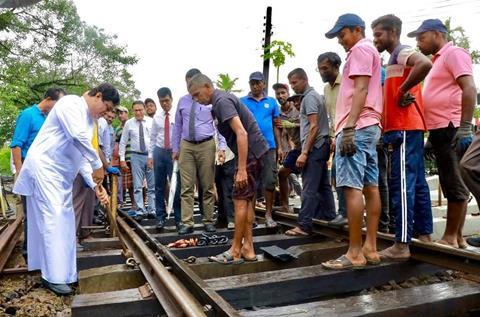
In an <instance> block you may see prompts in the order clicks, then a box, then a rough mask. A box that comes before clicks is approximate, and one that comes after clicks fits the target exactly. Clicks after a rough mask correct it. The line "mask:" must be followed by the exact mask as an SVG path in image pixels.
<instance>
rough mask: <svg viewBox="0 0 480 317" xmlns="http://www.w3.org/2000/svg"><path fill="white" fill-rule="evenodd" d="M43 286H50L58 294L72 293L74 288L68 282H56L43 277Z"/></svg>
mask: <svg viewBox="0 0 480 317" xmlns="http://www.w3.org/2000/svg"><path fill="white" fill-rule="evenodd" d="M42 284H43V287H45V288H48V289H49V290H51V291H52V292H54V293H55V294H57V295H61V296H62V295H70V294H72V293H73V289H72V288H71V287H70V286H68V285H67V284H55V283H50V282H49V281H47V280H45V279H43V278H42Z"/></svg>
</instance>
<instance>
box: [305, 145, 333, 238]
mask: <svg viewBox="0 0 480 317" xmlns="http://www.w3.org/2000/svg"><path fill="white" fill-rule="evenodd" d="M329 156H330V143H329V142H325V143H324V144H323V145H322V146H321V147H320V148H318V149H317V148H315V147H313V148H312V150H311V151H310V154H309V155H308V158H307V162H306V164H305V166H304V167H303V169H302V181H303V193H302V207H301V208H300V212H299V214H298V224H299V226H300V228H301V229H302V230H303V231H305V232H311V231H312V219H313V218H316V219H322V220H332V219H333V218H335V202H334V200H333V193H332V187H331V186H330V179H329V174H328V167H327V161H328V159H329Z"/></svg>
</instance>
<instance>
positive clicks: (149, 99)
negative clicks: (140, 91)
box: [144, 98, 157, 106]
mask: <svg viewBox="0 0 480 317" xmlns="http://www.w3.org/2000/svg"><path fill="white" fill-rule="evenodd" d="M149 102H153V104H154V105H155V106H156V105H157V104H156V103H155V101H153V99H152V98H147V99H145V101H144V103H145V104H147V103H149Z"/></svg>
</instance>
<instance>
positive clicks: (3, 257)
mask: <svg viewBox="0 0 480 317" xmlns="http://www.w3.org/2000/svg"><path fill="white" fill-rule="evenodd" d="M22 220H23V216H21V215H20V216H18V217H17V218H16V219H15V220H14V221H13V222H10V223H9V224H8V225H7V227H6V228H5V229H4V230H3V231H2V232H1V234H0V272H2V271H3V268H4V267H5V264H6V263H7V261H8V258H9V257H10V255H11V254H12V251H13V249H14V248H15V245H16V244H17V242H18V240H19V239H20V236H21V234H22Z"/></svg>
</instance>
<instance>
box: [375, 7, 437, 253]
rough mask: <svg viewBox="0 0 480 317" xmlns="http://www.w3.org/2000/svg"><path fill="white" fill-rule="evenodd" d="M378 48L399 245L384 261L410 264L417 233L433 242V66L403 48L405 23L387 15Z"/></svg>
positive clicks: (378, 28)
mask: <svg viewBox="0 0 480 317" xmlns="http://www.w3.org/2000/svg"><path fill="white" fill-rule="evenodd" d="M372 29H373V37H374V44H375V47H376V48H377V49H378V51H379V52H383V51H385V50H386V51H388V52H389V53H390V60H389V61H388V66H387V68H386V79H385V84H384V95H383V98H384V110H383V120H384V122H383V129H384V136H383V142H384V146H386V147H387V149H388V151H389V153H390V154H391V155H390V156H391V162H390V166H391V167H390V177H389V179H388V189H389V198H390V204H391V208H392V209H393V214H394V215H395V244H394V245H393V246H391V247H389V248H387V249H385V250H383V251H381V252H380V253H379V254H380V258H381V259H382V260H387V261H388V260H406V259H408V258H409V257H410V250H409V243H410V241H411V238H412V236H413V233H414V232H415V233H417V234H418V235H419V238H420V239H421V240H424V241H430V234H431V233H432V229H433V228H432V207H431V202H430V192H429V189H428V185H427V181H426V180H425V167H424V161H423V133H424V131H425V130H426V126H425V121H424V118H423V117H424V116H423V102H422V94H421V86H420V83H421V81H422V80H423V79H424V78H425V76H427V74H428V72H429V70H430V68H432V63H431V62H430V61H429V60H428V58H427V57H425V56H424V55H423V54H421V53H418V52H416V51H415V50H414V49H413V48H412V47H410V46H407V45H402V44H401V43H400V33H401V31H402V21H401V20H400V19H399V18H398V17H396V16H394V15H392V14H388V15H385V16H382V17H379V18H378V19H376V20H375V21H373V22H372Z"/></svg>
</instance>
